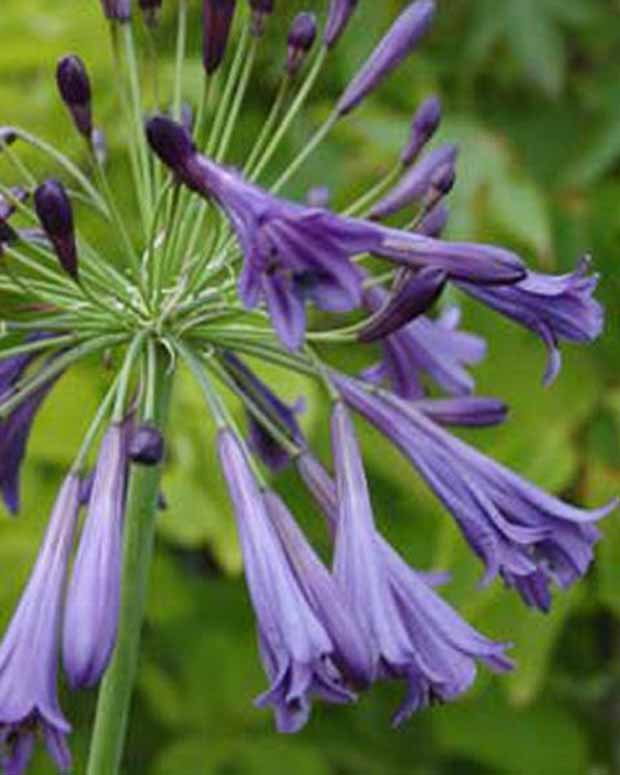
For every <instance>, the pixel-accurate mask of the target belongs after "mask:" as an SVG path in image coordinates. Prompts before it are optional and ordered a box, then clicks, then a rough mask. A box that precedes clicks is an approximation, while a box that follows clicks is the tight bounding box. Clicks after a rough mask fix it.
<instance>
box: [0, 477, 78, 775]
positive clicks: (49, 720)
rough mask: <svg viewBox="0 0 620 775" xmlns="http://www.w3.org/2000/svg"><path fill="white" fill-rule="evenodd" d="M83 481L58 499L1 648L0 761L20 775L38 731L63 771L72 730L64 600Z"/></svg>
mask: <svg viewBox="0 0 620 775" xmlns="http://www.w3.org/2000/svg"><path fill="white" fill-rule="evenodd" d="M78 496H79V478H78V477H77V476H76V475H75V474H69V476H68V477H67V478H66V479H65V481H64V484H63V486H62V488H61V490H60V493H59V494H58V498H57V499H56V504H55V506H54V509H53V511H52V514H51V517H50V521H49V525H48V528H47V532H46V534H45V538H44V540H43V544H42V546H41V550H40V552H39V556H38V558H37V561H36V564H35V566H34V569H33V571H32V574H31V576H30V580H29V581H28V585H27V586H26V589H25V590H24V592H23V594H22V597H21V600H20V603H19V605H18V607H17V609H16V611H15V613H14V615H13V619H12V620H11V623H10V624H9V627H8V629H7V632H6V634H5V636H4V640H3V641H2V645H0V747H1V748H2V749H4V752H3V753H2V754H0V760H1V761H2V764H3V766H4V768H5V771H6V772H7V773H21V772H23V771H24V769H25V768H26V766H27V764H28V760H29V759H30V755H31V752H32V748H33V745H34V741H35V738H36V735H37V732H38V731H40V732H41V734H42V735H43V739H44V740H45V743H46V745H47V748H48V751H49V753H50V755H51V756H52V758H53V759H54V761H55V763H56V765H57V766H58V768H59V769H60V770H62V771H63V772H64V771H65V770H67V769H69V768H70V766H71V759H70V754H69V750H68V748H67V745H66V742H65V736H66V735H67V734H68V733H69V732H70V731H71V727H70V725H69V723H68V721H67V720H66V719H65V717H64V715H63V713H62V710H61V708H60V705H59V703H58V696H57V686H56V681H57V674H58V650H59V637H58V636H59V632H60V618H61V611H62V598H63V592H64V586H65V578H66V574H67V564H68V561H69V556H70V552H71V546H72V543H73V532H74V529H75V523H76V519H77V513H78V509H79V499H78Z"/></svg>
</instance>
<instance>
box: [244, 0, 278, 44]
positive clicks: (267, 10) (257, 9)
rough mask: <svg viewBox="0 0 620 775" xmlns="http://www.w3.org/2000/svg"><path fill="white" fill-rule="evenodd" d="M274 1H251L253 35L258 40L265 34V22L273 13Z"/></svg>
mask: <svg viewBox="0 0 620 775" xmlns="http://www.w3.org/2000/svg"><path fill="white" fill-rule="evenodd" d="M274 5H275V2H274V0H250V8H251V9H252V34H253V35H255V36H256V37H257V38H260V36H261V35H262V34H263V33H264V32H265V20H266V18H267V16H270V15H271V14H272V13H273V7H274Z"/></svg>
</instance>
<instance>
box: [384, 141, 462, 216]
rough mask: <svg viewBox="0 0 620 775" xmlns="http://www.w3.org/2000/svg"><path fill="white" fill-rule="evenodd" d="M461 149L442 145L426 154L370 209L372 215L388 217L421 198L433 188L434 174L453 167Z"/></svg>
mask: <svg viewBox="0 0 620 775" xmlns="http://www.w3.org/2000/svg"><path fill="white" fill-rule="evenodd" d="M458 152H459V149H458V147H457V146H456V145H442V146H440V147H439V148H436V149H435V150H434V151H431V152H430V153H428V154H426V156H424V157H423V158H422V159H420V161H419V162H418V163H417V164H416V165H415V166H413V167H412V168H411V169H410V170H408V171H407V172H406V174H405V175H404V176H403V178H402V180H401V181H400V183H399V184H398V185H397V186H396V187H395V188H393V189H392V190H391V191H390V192H389V193H388V194H386V195H385V196H384V197H383V199H381V200H380V201H379V202H377V204H376V205H374V207H373V208H372V210H371V211H370V217H371V218H374V219H376V220H380V219H381V218H387V217H388V216H390V215H393V214H394V213H397V212H398V211H399V210H402V209H403V208H404V207H407V206H408V205H410V204H411V203H412V202H413V201H415V200H416V199H421V198H422V197H423V196H424V195H425V194H426V193H427V192H428V191H429V190H430V188H431V185H432V182H433V176H434V175H435V174H436V173H437V172H438V171H439V170H443V169H444V168H445V167H446V166H448V167H449V168H451V169H453V168H454V164H455V162H456V157H457V155H458Z"/></svg>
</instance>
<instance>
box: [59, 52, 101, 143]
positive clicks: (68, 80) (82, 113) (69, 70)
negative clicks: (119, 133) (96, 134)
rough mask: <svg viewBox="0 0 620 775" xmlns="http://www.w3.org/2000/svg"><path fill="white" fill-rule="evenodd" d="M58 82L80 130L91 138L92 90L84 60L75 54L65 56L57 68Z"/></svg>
mask: <svg viewBox="0 0 620 775" xmlns="http://www.w3.org/2000/svg"><path fill="white" fill-rule="evenodd" d="M56 83H57V84H58V91H59V92H60V96H61V97H62V101H63V102H64V103H65V105H66V106H67V107H68V108H69V111H70V112H71V116H72V117H73V122H74V123H75V126H76V128H77V130H78V132H79V133H80V134H81V135H83V136H84V137H85V138H86V139H87V140H90V136H91V134H92V131H93V120H92V112H91V91H90V81H89V79H88V73H87V72H86V68H85V67H84V62H82V60H81V59H80V58H79V57H77V56H74V55H73V54H71V55H70V56H66V57H63V58H62V59H61V60H60V61H59V62H58V67H57V68H56Z"/></svg>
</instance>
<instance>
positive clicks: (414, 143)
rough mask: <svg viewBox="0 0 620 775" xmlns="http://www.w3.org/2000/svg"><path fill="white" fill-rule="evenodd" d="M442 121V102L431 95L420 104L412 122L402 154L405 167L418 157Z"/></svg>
mask: <svg viewBox="0 0 620 775" xmlns="http://www.w3.org/2000/svg"><path fill="white" fill-rule="evenodd" d="M440 123H441V102H440V101H439V98H438V97H429V98H428V99H426V100H424V102H423V103H422V104H421V105H420V107H419V108H418V110H417V111H416V113H415V115H414V117H413V121H412V122H411V133H410V135H409V139H408V141H407V144H406V145H405V147H404V148H403V150H402V153H401V155H400V161H401V164H402V165H403V167H408V166H409V165H410V164H412V163H413V162H414V161H415V160H416V159H417V157H418V156H419V154H420V151H421V150H422V148H424V146H425V145H426V143H427V142H428V141H429V140H430V139H431V137H432V136H433V135H434V134H435V132H436V131H437V129H438V127H439V124H440Z"/></svg>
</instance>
